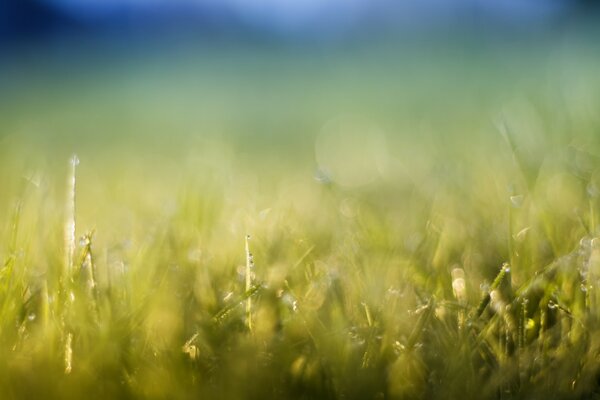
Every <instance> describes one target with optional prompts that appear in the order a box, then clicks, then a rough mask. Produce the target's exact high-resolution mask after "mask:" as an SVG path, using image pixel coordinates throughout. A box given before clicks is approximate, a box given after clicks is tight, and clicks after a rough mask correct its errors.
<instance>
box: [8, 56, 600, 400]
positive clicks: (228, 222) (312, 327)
mask: <svg viewBox="0 0 600 400" xmlns="http://www.w3.org/2000/svg"><path fill="white" fill-rule="evenodd" d="M569 54H571V53H569ZM575 54H576V56H577V57H575V56H573V57H575V58H573V59H569V58H567V57H565V56H564V54H563V53H560V52H559V55H555V56H553V58H550V59H551V60H554V62H550V63H547V62H546V61H547V60H546V59H544V58H543V57H539V58H537V59H535V60H538V61H535V62H531V63H530V64H528V63H524V64H523V65H521V66H522V67H523V69H522V70H521V69H520V70H518V71H517V72H515V71H514V70H510V68H508V67H507V68H505V67H503V66H497V65H496V66H493V65H494V64H495V63H494V62H493V58H492V59H491V61H488V62H486V63H484V65H479V66H477V67H472V66H469V67H468V68H472V70H470V71H463V70H461V68H460V66H458V67H457V66H453V65H452V64H449V63H445V64H441V65H443V67H440V66H437V67H436V66H435V65H433V64H428V63H425V64H424V65H425V66H426V67H424V71H421V72H417V71H416V69H418V68H414V67H410V66H409V67H407V66H406V65H404V64H403V63H401V62H399V61H398V60H392V61H391V65H390V66H388V67H386V68H385V69H380V67H379V66H378V63H377V62H376V59H373V60H367V61H364V60H363V61H361V62H358V61H355V63H351V64H347V60H342V61H339V64H333V66H332V65H331V64H329V63H331V62H333V61H331V60H329V61H322V63H321V64H319V65H321V66H322V67H323V68H324V70H323V71H321V70H319V68H317V67H313V68H314V70H311V71H309V72H305V73H303V72H302V71H303V70H304V68H306V65H303V64H302V62H301V61H299V60H294V61H293V62H292V61H285V62H284V61H282V65H279V67H280V68H279V69H277V68H276V69H277V70H278V71H279V72H280V74H281V75H277V76H271V73H272V72H273V71H272V70H269V69H268V70H265V71H263V70H262V69H261V65H262V64H259V66H258V67H256V69H255V70H254V69H253V70H252V71H254V73H255V74H256V75H251V78H252V79H251V78H249V77H246V78H241V77H240V76H239V74H237V73H236V72H235V70H234V69H233V68H232V71H229V70H227V69H226V68H225V69H224V70H221V69H220V68H219V66H220V65H221V64H220V63H219V62H217V61H215V62H214V65H208V66H207V65H206V64H202V63H200V64H198V65H199V67H198V68H199V69H198V71H200V72H198V75H197V76H196V72H193V71H194V69H193V68H190V71H191V72H190V71H183V72H182V71H179V72H181V73H182V74H183V77H182V76H181V74H173V76H177V77H176V78H170V79H168V80H167V81H160V82H156V80H155V79H152V77H153V76H154V77H156V76H162V75H152V72H150V73H149V74H150V77H147V76H146V77H143V78H140V80H139V81H136V80H135V79H134V77H136V76H137V72H135V71H136V70H135V69H134V70H133V71H134V72H132V73H131V75H129V78H131V79H130V80H128V79H125V78H122V80H121V81H120V82H118V83H114V81H115V79H116V78H115V77H113V76H109V77H104V78H102V77H100V78H98V80H99V81H100V84H98V83H87V81H83V83H81V82H80V83H81V84H82V86H79V87H78V88H77V89H73V88H68V89H64V90H63V91H59V95H58V98H57V99H56V101H55V102H53V101H50V97H51V96H50V95H49V93H50V91H48V90H50V89H52V88H53V87H55V86H60V82H65V83H68V82H71V80H70V79H69V78H67V77H62V78H60V79H63V80H64V81H58V83H56V82H55V81H52V83H48V82H45V81H43V80H42V81H40V82H33V83H30V84H29V86H27V87H28V88H29V89H28V90H30V91H29V92H28V91H27V90H25V89H23V90H20V91H19V93H22V96H21V97H19V98H15V100H14V102H11V104H9V105H7V106H6V107H5V108H4V111H5V113H4V117H5V118H4V119H3V122H2V125H1V130H2V135H3V136H1V137H0V143H2V146H1V147H0V155H1V156H2V157H0V179H1V180H0V182H2V188H1V189H2V193H1V195H0V221H1V225H0V227H2V228H3V230H2V231H1V233H0V244H1V248H0V259H1V261H2V267H0V360H2V362H0V393H2V398H151V399H162V398H165V399H166V398H168V399H187V398H199V397H204V398H232V399H234V398H305V399H308V398H319V399H326V398H339V399H370V398H378V399H380V398H391V399H395V398H398V399H404V398H427V399H436V398H439V399H446V398H501V399H510V398H596V397H600V385H599V383H598V382H599V379H600V362H599V361H600V342H599V341H598V338H599V337H600V310H599V307H600V296H599V294H598V292H597V290H598V286H599V285H600V281H599V280H600V239H599V238H598V233H599V231H598V223H599V221H598V218H599V212H598V206H599V199H598V193H599V192H598V190H599V189H598V188H599V187H600V181H599V180H598V179H599V177H600V175H599V174H600V136H599V135H598V132H599V129H600V119H599V118H598V115H597V112H596V110H598V109H600V107H598V106H600V96H598V93H600V91H598V90H597V89H598V88H599V87H600V79H598V77H597V74H595V73H593V72H594V68H593V66H594V65H597V64H595V63H594V60H593V59H592V60H591V61H590V59H587V58H586V57H583V56H582V55H581V54H580V53H575ZM568 60H575V61H568ZM272 61H273V60H272V59H267V60H266V61H264V60H263V61H262V62H263V63H264V65H262V66H265V65H269V66H271V67H272V64H271V63H272ZM221 62H223V63H224V65H229V64H227V63H225V62H224V61H221ZM192 65H195V64H192ZM506 65H513V64H506ZM344 66H345V68H346V69H345V70H344V69H343V68H342V67H344ZM395 66H396V67H398V68H400V71H401V73H400V74H398V70H397V69H395V68H394V67H395ZM327 68H329V69H327ZM465 68H467V67H465ZM340 70H343V71H346V75H344V74H341V76H337V75H336V74H335V73H334V72H335V71H340ZM540 70H541V71H542V72H543V73H542V74H540V73H539V71H540ZM144 71H145V70H144ZM260 71H263V72H260ZM457 71H459V72H457ZM248 73H249V72H248ZM219 74H220V75H219ZM458 75H460V79H458V81H454V80H453V78H456V77H457V76H458ZM534 75H535V76H536V78H531V79H529V78H526V77H527V76H534ZM467 76H469V77H470V79H467ZM207 77H212V78H215V77H216V78H215V79H217V83H214V84H213V85H214V86H206V85H208V83H207V82H209V79H208V78H207ZM359 77H364V78H365V79H357V78H359ZM431 77H437V78H435V79H434V78H432V79H433V82H431V81H428V79H429V78H431ZM102 79H104V80H102ZM123 82H126V83H125V84H123ZM128 82H129V83H128ZM410 82H413V83H410ZM415 82H416V83H415ZM428 82H429V83H428ZM452 82H454V83H452ZM103 85H105V86H103ZM111 85H114V87H113V86H111ZM123 85H124V87H118V88H117V86H123ZM427 85H430V86H427ZM261 90H262V91H264V93H266V94H265V96H264V97H261V96H258V97H257V95H256V93H260V92H261ZM27 93H39V95H35V96H34V95H29V94H27ZM149 93H150V94H152V93H160V95H159V94H157V95H156V96H158V97H156V98H149V97H148V94H149ZM110 94H114V98H113V97H111V96H109V95H110ZM128 99H129V100H128ZM211 99H212V100H213V101H211ZM257 99H258V100H257ZM163 102H166V103H163ZM203 105H206V106H207V107H208V106H209V107H212V109H210V110H209V111H210V112H209V111H206V109H204V111H202V110H203V109H202V106H203ZM128 107H129V108H128ZM198 110H200V111H198ZM195 112H198V113H200V114H196V113H195ZM203 112H206V114H203ZM340 114H342V115H345V116H342V117H339V115H340ZM348 115H350V116H348ZM328 121H329V122H328ZM79 128H80V129H81V131H79V130H78V129H79ZM102 132H106V135H103V134H102ZM365 132H368V134H367V135H365ZM125 134H126V135H125ZM120 135H124V136H122V137H121V136H120ZM74 152H75V153H76V154H77V155H78V157H79V160H80V163H79V164H78V165H75V164H73V163H70V162H69V160H70V157H71V155H72V154H73V153H74ZM72 224H74V229H75V235H74V236H73V233H72V228H73V225H72ZM247 235H250V237H251V239H247ZM249 274H251V276H249Z"/></svg>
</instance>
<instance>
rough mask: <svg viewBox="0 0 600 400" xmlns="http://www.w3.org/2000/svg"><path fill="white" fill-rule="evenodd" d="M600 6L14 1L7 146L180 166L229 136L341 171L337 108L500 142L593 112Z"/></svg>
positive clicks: (384, 129) (4, 68) (3, 79)
mask: <svg viewBox="0 0 600 400" xmlns="http://www.w3.org/2000/svg"><path fill="white" fill-rule="evenodd" d="M598 9H599V7H598V2H596V1H592V0H587V1H586V0H580V1H576V0H487V1H484V0H456V1H451V2H449V1H442V0H425V1H422V0H421V1H417V0H407V1H401V2H398V1H392V0H288V1H278V0H177V1H167V0H146V1H143V0H102V1H101V0H8V1H3V2H1V4H0V141H1V143H3V144H2V146H1V147H2V149H3V150H0V151H3V152H6V153H8V154H5V158H6V157H10V156H11V155H13V156H14V157H15V158H18V159H19V160H28V161H23V162H24V163H26V162H31V160H32V159H37V160H38V162H40V163H52V162H53V161H52V160H54V159H60V160H64V159H66V158H65V157H68V153H71V152H74V151H77V152H79V153H82V152H83V153H84V154H85V153H86V152H87V151H88V150H89V152H90V153H91V155H93V154H99V153H100V152H102V151H104V150H106V151H107V153H109V154H115V153H114V152H115V151H117V150H118V149H125V148H128V147H127V146H128V145H133V146H134V147H135V148H137V149H138V150H139V153H140V154H143V155H144V157H147V156H150V155H151V154H167V153H168V152H169V151H170V150H172V151H173V154H171V156H170V158H171V159H177V157H179V156H182V154H184V153H186V152H193V151H195V150H194V149H195V147H194V146H193V145H191V144H192V143H196V145H197V146H205V145H206V143H207V142H211V143H214V142H218V143H221V144H226V147H228V148H229V150H228V151H230V152H231V154H234V155H235V156H236V159H243V157H244V155H247V156H248V157H249V158H251V159H253V163H254V164H256V163H257V160H269V159H272V160H271V161H277V162H288V161H290V160H295V161H301V162H302V163H304V164H306V165H307V168H315V169H318V170H320V172H323V173H325V174H326V175H327V174H328V173H327V172H326V171H325V172H324V170H327V169H331V167H329V166H327V165H322V164H323V162H320V161H319V159H323V158H324V157H326V158H331V157H333V158H336V157H337V158H338V159H339V160H340V162H341V163H343V164H344V165H348V164H353V163H355V162H354V161H355V160H354V159H353V158H352V157H353V156H352V155H346V154H342V155H340V156H339V157H338V156H329V155H327V156H323V155H319V154H321V153H322V151H321V150H318V149H315V146H316V145H318V143H319V141H318V140H316V138H317V137H320V136H322V135H323V134H324V133H323V132H326V131H327V130H328V129H331V121H336V120H337V119H338V118H342V119H343V121H345V122H344V124H345V125H344V126H346V128H339V129H348V130H350V131H352V130H354V131H357V130H358V131H360V133H359V134H358V139H356V141H358V142H357V143H360V141H361V140H363V141H364V136H365V135H366V136H368V137H372V136H373V135H372V134H370V133H369V134H366V133H365V132H370V131H371V130H373V129H374V130H376V131H378V132H380V134H379V135H375V136H376V137H378V138H380V139H381V138H383V139H385V140H387V141H390V142H393V141H394V140H398V139H399V140H404V141H407V140H410V141H412V142H416V141H419V140H420V141H422V140H425V139H423V138H430V139H431V140H432V141H433V142H436V143H437V142H439V136H440V135H441V137H456V135H470V137H471V138H472V137H481V136H482V135H483V136H486V135H489V134H490V132H492V131H494V132H495V128H494V122H493V121H494V120H495V119H497V118H498V116H499V115H501V114H502V115H504V114H505V113H506V112H509V113H510V112H511V111H507V109H508V110H510V109H517V108H518V109H519V112H522V113H523V112H524V113H529V112H530V111H531V110H530V109H532V108H533V109H536V107H537V108H539V107H542V108H544V107H545V109H546V110H550V109H555V108H558V109H574V110H576V112H579V113H581V112H584V111H585V110H592V109H594V108H595V106H596V101H597V96H596V95H595V94H594V93H597V92H596V91H595V88H597V86H596V85H597V79H594V78H593V77H594V76H595V75H596V74H595V71H596V70H597V68H596V67H597V65H598V64H597V54H596V53H597V45H596V42H597V40H596V39H597V37H598V35H597V34H598V29H597V27H596V26H597V22H598ZM536 99H537V100H540V101H542V102H543V103H544V104H545V105H541V104H542V103H539V102H538V103H536V102H537V100H536ZM571 100H572V101H571ZM574 102H575V103H577V104H575V103H574ZM582 102H583V103H585V104H584V105H583V106H581V104H579V103H582ZM534 103H535V105H534V106H532V104H534ZM515 104H518V106H515ZM523 104H526V105H527V106H526V107H523V106H522V105H523ZM523 110H530V111H523ZM582 110H584V111H582ZM531 112H534V113H538V114H539V113H542V114H543V113H544V112H545V111H544V110H540V109H537V110H535V111H531ZM585 112H587V111H585ZM586 115H587V114H586ZM529 117H530V115H529V116H528V117H527V118H529ZM557 118H558V116H557ZM565 118H566V117H565ZM530 120H531V118H529V121H530ZM349 121H350V122H349ZM351 121H354V122H351ZM555 122H556V121H555ZM548 123H549V124H550V125H553V126H556V124H553V123H551V122H548ZM339 129H338V130H339ZM325 135H326V136H327V135H329V134H325ZM431 135H433V136H431ZM329 136H331V135H329ZM329 136H327V137H329ZM355 136H356V135H355ZM350 137H352V134H348V135H346V134H345V133H343V134H342V135H341V136H340V137H339V138H338V139H335V140H338V141H344V142H348V141H350V142H352V140H354V139H348V140H346V139H347V138H350ZM248 138H251V139H248ZM432 138H434V139H432ZM140 139H141V140H140ZM383 139H382V140H383ZM327 140H329V139H327ZM327 140H326V142H327ZM335 140H334V144H333V145H331V146H332V147H333V148H335V149H338V148H339V146H338V145H337V144H338V143H337V142H335ZM377 140H379V139H377ZM370 141H371V139H368V140H367V142H369V143H370ZM126 145H127V146H126ZM388 145H389V148H390V149H392V150H393V149H399V150H398V151H401V149H400V147H399V146H393V145H392V144H390V143H388ZM413 145H414V143H413ZM426 145H427V146H429V144H426ZM19 146H20V147H19ZM331 146H330V147H331ZM353 146H354V145H353V144H352V143H351V146H350V147H353ZM354 147H360V146H358V145H357V146H354ZM17 148H19V149H20V151H22V152H25V153H27V152H28V151H29V152H32V151H34V150H35V151H38V150H39V151H40V152H39V153H35V155H33V154H34V153H31V154H30V155H29V156H25V155H24V154H25V153H22V154H21V153H19V152H18V151H16V150H15V149H17ZM129 148H130V147H129ZM428 148H430V147H428ZM9 149H10V150H9ZM36 149H37V150H36ZM127 151H129V150H127ZM127 151H125V150H124V152H127ZM336 151H337V150H336ZM257 152H258V153H257ZM261 152H262V153H265V154H262V153H261ZM16 154H21V155H20V156H18V157H17V156H16ZM43 154H46V155H45V156H44V155H43ZM256 154H262V155H261V157H257V156H256ZM282 154H284V155H285V157H282ZM174 155H177V157H173V156H174ZM59 156H60V157H59ZM397 156H398V157H402V155H401V154H398V155H397ZM61 162H62V161H61ZM159 164H160V163H159ZM325 164H327V163H325ZM44 165H45V164H44ZM42 168H43V167H42Z"/></svg>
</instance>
